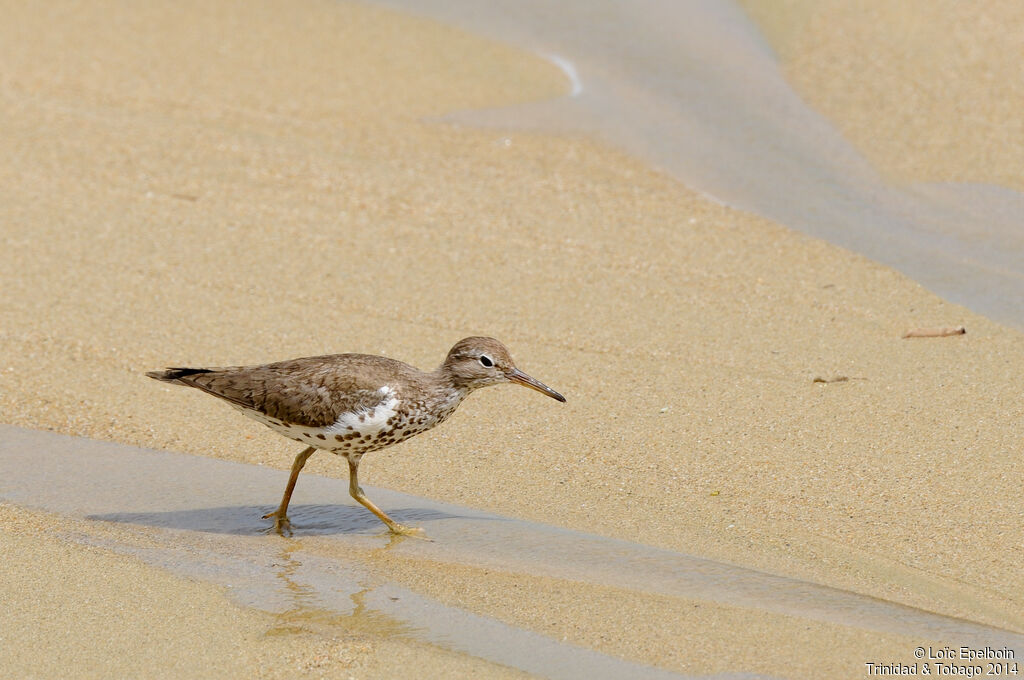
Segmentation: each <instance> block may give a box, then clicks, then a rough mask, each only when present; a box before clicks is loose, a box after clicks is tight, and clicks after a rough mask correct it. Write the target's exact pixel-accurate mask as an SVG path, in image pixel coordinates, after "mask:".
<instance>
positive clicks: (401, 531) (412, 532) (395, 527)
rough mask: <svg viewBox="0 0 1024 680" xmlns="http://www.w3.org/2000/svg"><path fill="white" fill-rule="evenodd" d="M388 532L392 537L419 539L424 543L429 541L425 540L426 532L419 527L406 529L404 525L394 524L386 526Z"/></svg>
mask: <svg viewBox="0 0 1024 680" xmlns="http://www.w3.org/2000/svg"><path fill="white" fill-rule="evenodd" d="M388 530H389V531H390V532H391V534H392V535H394V536H410V537H412V538H419V539H422V540H424V541H429V540H431V539H429V538H427V532H425V531H423V529H421V528H420V527H407V526H405V525H404V524H399V523H398V522H394V523H392V524H389V525H388Z"/></svg>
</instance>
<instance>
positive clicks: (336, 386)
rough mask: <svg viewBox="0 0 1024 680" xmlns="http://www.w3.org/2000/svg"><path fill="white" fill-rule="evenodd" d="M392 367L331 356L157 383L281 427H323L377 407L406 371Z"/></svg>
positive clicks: (187, 372) (175, 375) (173, 375)
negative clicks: (207, 396) (202, 395)
mask: <svg viewBox="0 0 1024 680" xmlns="http://www.w3.org/2000/svg"><path fill="white" fill-rule="evenodd" d="M367 359H372V360H373V361H369V362H368V361H367ZM393 363H394V364H395V366H392V365H391V362H383V363H382V362H381V361H380V357H367V356H365V355H360V354H334V355H329V356H323V357H308V358H305V359H293V360H291V361H281V362H278V363H273V364H265V365H262V366H231V367H227V368H206V369H170V370H169V371H167V372H166V373H165V374H163V375H165V376H166V377H158V379H164V380H167V379H169V381H170V382H176V383H180V384H183V385H188V386H190V387H195V388H197V389H200V390H202V391H204V392H207V393H208V394H212V395H213V396H215V397H219V398H221V399H224V400H225V401H228V402H230V403H232V404H234V405H236V406H239V407H241V408H245V409H253V410H256V411H260V412H261V413H263V414H264V415H267V416H269V417H271V418H276V419H277V420H280V421H282V422H285V423H291V424H294V425H306V426H309V427H327V426H329V425H332V424H333V423H334V422H335V421H337V419H338V416H339V415H340V414H341V413H345V412H350V411H359V410H363V409H371V408H374V407H376V406H377V405H379V404H380V402H381V400H382V394H381V391H380V390H381V388H382V387H384V386H386V385H388V384H389V382H394V378H395V377H397V374H398V373H403V372H404V368H408V367H406V366H405V364H401V362H397V361H395V362H393ZM403 367H404V368H403ZM153 377H157V376H153Z"/></svg>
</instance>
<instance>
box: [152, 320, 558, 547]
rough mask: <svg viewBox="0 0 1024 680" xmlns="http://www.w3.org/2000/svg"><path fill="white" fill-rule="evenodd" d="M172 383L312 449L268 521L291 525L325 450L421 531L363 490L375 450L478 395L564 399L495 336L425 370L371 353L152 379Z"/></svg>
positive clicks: (354, 481)
mask: <svg viewBox="0 0 1024 680" xmlns="http://www.w3.org/2000/svg"><path fill="white" fill-rule="evenodd" d="M146 375H148V376H149V377H150V378H155V379H157V380H162V381H164V382H170V383H176V384H178V385H187V386H189V387H195V388H196V389H199V390H202V391H203V392H206V393H208V394H212V395H213V396H215V397H219V398H221V399H223V400H224V401H226V402H228V403H229V404H231V405H232V406H234V407H235V408H236V409H238V410H239V411H241V412H242V413H244V414H245V415H247V416H249V417H250V418H253V419H254V420H258V421H259V422H261V423H263V424H264V425H267V426H268V427H270V428H271V429H272V430H274V431H275V432H278V433H280V434H282V435H284V436H285V437H288V438H289V439H294V440H295V441H298V442H302V443H303V444H307V445H308V447H307V448H306V449H305V450H304V451H302V453H300V454H299V455H298V456H296V457H295V462H294V463H293V464H292V472H291V476H290V477H289V478H288V485H287V486H286V487H285V490H284V497H283V498H282V499H281V505H280V506H279V507H278V508H277V510H275V511H274V512H270V513H267V514H266V515H264V516H263V518H264V519H270V518H273V520H274V527H275V528H276V529H277V531H279V532H280V531H282V530H283V529H284V528H286V527H288V525H289V522H288V515H287V511H288V502H289V501H290V500H291V496H292V491H293V490H294V489H295V480H296V479H298V476H299V472H300V471H301V470H302V467H303V466H304V465H305V464H306V460H307V459H308V458H309V457H310V456H311V455H313V453H314V452H316V450H317V449H323V450H325V451H330V452H331V453H334V454H337V455H340V456H344V457H345V458H346V459H347V460H348V470H349V493H350V494H352V497H353V498H354V499H356V500H357V501H359V503H361V504H362V505H363V506H365V507H366V508H367V509H368V510H369V511H370V512H372V513H373V514H375V515H377V517H379V518H380V519H381V520H382V521H383V522H384V524H386V525H387V527H388V529H390V530H391V531H392V532H393V533H396V534H415V533H419V530H418V529H414V528H410V527H406V526H403V525H401V524H399V523H398V522H395V521H394V520H392V519H391V518H390V517H388V516H387V515H386V514H385V513H384V511H383V510H381V509H380V508H378V507H377V506H376V505H374V504H373V502H372V501H370V499H369V498H367V497H366V495H365V494H364V493H363V490H362V489H361V488H359V478H358V475H357V471H358V468H359V461H360V460H361V459H362V457H363V455H364V454H366V453H369V452H370V451H378V450H380V449H383V448H384V447H387V446H391V445H392V444H397V443H398V442H401V441H405V440H406V439H408V438H409V437H412V436H415V435H417V434H420V433H421V432H425V431H427V430H429V429H430V428H432V427H434V426H435V425H439V424H441V423H443V422H444V421H445V420H447V419H448V416H450V415H451V414H452V413H453V412H454V411H455V409H456V408H458V406H459V404H460V403H462V400H463V399H465V398H466V395H468V394H469V393H470V392H472V391H473V390H475V389H477V388H479V387H486V386H487V385H497V384H499V383H505V382H514V383H518V384H520V385H525V386H526V387H529V388H532V389H535V390H537V391H538V392H541V393H543V394H546V395H548V396H549V397H552V398H554V399H557V400H558V401H561V402H564V401H565V397H563V396H562V395H561V394H559V393H558V392H555V391H554V390H553V389H551V388H550V387H548V386H547V385H545V384H543V383H542V382H540V381H539V380H534V379H533V378H531V377H530V376H528V375H526V374H525V373H523V372H522V371H520V370H519V369H518V368H516V366H515V364H514V363H513V362H512V357H511V356H510V355H509V352H508V350H507V349H506V348H505V346H504V345H503V344H501V343H500V342H498V341H497V340H495V339H494V338H482V337H473V338H465V339H464V340H460V341H459V342H457V343H455V346H454V347H452V349H451V351H449V352H448V356H447V357H446V358H445V360H444V363H443V364H441V366H440V367H438V369H437V370H435V371H433V372H431V373H426V372H424V371H420V370H418V369H416V368H413V367H412V366H409V365H408V364H405V363H402V362H401V361H396V360H394V359H388V358H386V357H379V356H372V355H368V354H330V355H326V356H319V357H307V358H304V359H292V360H291V361H281V362H277V363H273V364H264V365H262V366H230V367H226V368H168V369H167V370H165V371H151V372H149V373H146Z"/></svg>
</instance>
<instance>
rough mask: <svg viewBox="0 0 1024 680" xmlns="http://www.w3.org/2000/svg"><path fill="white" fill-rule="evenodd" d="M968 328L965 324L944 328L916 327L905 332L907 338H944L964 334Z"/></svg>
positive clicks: (904, 335)
mask: <svg viewBox="0 0 1024 680" xmlns="http://www.w3.org/2000/svg"><path fill="white" fill-rule="evenodd" d="M966 332H967V329H966V328H964V327H963V326H943V327H942V328H915V329H914V330H912V331H907V332H906V333H904V334H903V337H904V339H905V338H944V337H946V336H947V335H963V334H964V333H966Z"/></svg>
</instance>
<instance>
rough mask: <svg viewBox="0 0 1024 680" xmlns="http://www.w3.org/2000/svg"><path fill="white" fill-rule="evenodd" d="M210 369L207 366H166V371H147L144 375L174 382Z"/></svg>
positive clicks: (207, 371) (208, 371) (209, 371)
mask: <svg viewBox="0 0 1024 680" xmlns="http://www.w3.org/2000/svg"><path fill="white" fill-rule="evenodd" d="M211 372H212V371H211V370H210V369H208V368H168V369H167V370H166V371H148V372H147V373H146V375H148V376H149V377H150V378H153V379H154V380H162V381H163V382H169V383H176V382H179V381H180V380H181V379H182V378H184V377H187V376H190V375H196V374H197V373H211Z"/></svg>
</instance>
